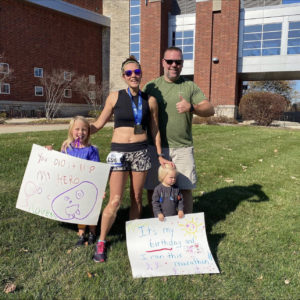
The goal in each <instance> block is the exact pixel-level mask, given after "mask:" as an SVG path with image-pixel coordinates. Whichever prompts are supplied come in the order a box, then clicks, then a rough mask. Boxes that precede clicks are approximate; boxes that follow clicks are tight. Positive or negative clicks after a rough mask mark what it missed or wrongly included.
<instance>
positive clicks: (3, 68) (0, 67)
mask: <svg viewBox="0 0 300 300" xmlns="http://www.w3.org/2000/svg"><path fill="white" fill-rule="evenodd" d="M0 73H2V74H8V73H9V64H7V63H0Z"/></svg>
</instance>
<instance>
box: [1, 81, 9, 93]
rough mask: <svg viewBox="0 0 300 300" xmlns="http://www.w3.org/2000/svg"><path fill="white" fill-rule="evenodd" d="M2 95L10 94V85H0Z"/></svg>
mask: <svg viewBox="0 0 300 300" xmlns="http://www.w3.org/2000/svg"><path fill="white" fill-rule="evenodd" d="M0 94H10V84H9V83H0Z"/></svg>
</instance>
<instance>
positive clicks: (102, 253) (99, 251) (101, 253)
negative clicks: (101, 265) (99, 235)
mask: <svg viewBox="0 0 300 300" xmlns="http://www.w3.org/2000/svg"><path fill="white" fill-rule="evenodd" d="M93 260H94V262H97V263H98V262H105V261H106V245H105V242H98V243H97V245H96V251H95V253H94V256H93Z"/></svg>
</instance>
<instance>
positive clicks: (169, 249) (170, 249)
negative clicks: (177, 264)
mask: <svg viewBox="0 0 300 300" xmlns="http://www.w3.org/2000/svg"><path fill="white" fill-rule="evenodd" d="M163 250H167V251H172V250H173V248H162V249H156V250H148V251H146V252H157V251H163Z"/></svg>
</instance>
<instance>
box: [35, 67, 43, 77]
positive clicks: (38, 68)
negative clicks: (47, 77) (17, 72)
mask: <svg viewBox="0 0 300 300" xmlns="http://www.w3.org/2000/svg"><path fill="white" fill-rule="evenodd" d="M36 71H40V72H38V74H36ZM40 73H41V74H40ZM33 75H34V77H36V78H43V77H44V69H43V68H40V67H34V68H33Z"/></svg>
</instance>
